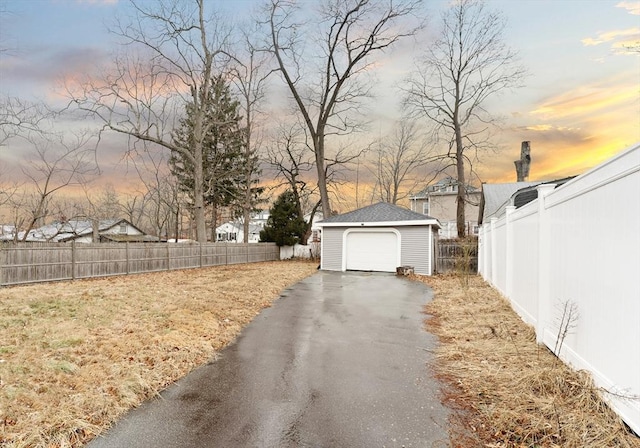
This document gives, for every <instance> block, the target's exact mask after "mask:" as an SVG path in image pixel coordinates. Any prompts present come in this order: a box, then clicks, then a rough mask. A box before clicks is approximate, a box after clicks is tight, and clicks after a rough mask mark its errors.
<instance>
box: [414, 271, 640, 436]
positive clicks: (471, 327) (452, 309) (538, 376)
mask: <svg viewBox="0 0 640 448" xmlns="http://www.w3.org/2000/svg"><path fill="white" fill-rule="evenodd" d="M418 279H419V280H420V281H423V282H425V283H426V284H428V285H429V286H430V287H432V288H433V290H434V293H435V297H434V300H433V301H432V302H431V303H430V304H429V305H428V306H427V310H426V311H427V313H428V314H430V315H431V316H432V317H430V318H428V319H427V326H428V328H429V330H430V331H432V332H433V333H435V334H436V335H437V336H438V337H439V338H440V341H441V344H440V346H439V348H438V351H437V353H436V359H437V361H436V365H435V370H436V373H437V375H438V376H439V377H440V378H441V379H442V380H444V382H445V383H446V385H447V386H446V390H445V391H444V396H445V401H446V403H447V404H448V405H450V406H451V407H453V408H454V409H457V410H458V411H459V412H456V413H455V416H454V418H453V421H452V428H451V434H452V441H453V442H454V445H455V446H458V447H476V446H485V447H576V448H577V447H580V448H582V447H640V439H638V438H637V437H635V436H634V435H633V434H631V433H630V432H629V431H628V429H627V428H626V427H625V425H624V424H623V423H622V422H621V421H620V419H619V418H618V416H617V415H616V414H615V413H614V412H613V411H611V409H609V408H608V407H607V406H606V405H605V404H604V402H603V400H602V399H601V396H600V393H599V392H600V391H599V390H598V389H597V388H596V387H595V386H594V384H593V382H592V380H591V378H590V376H589V374H588V373H586V372H584V371H574V370H572V369H571V368H569V367H567V366H565V365H564V364H563V363H562V362H560V361H558V359H557V358H556V357H555V356H554V355H553V354H552V353H551V352H550V351H549V350H547V349H546V348H544V347H541V346H539V345H538V344H537V343H536V341H535V333H534V330H533V329H532V328H531V327H530V326H528V325H526V324H525V323H524V322H523V321H522V320H521V319H520V318H519V317H518V316H517V315H516V314H515V313H514V312H513V310H512V309H511V307H510V305H509V303H508V302H507V301H506V300H505V299H504V298H502V297H501V296H500V295H499V294H498V293H497V292H496V291H495V290H494V289H492V288H491V287H490V286H489V285H488V284H486V283H485V282H483V281H482V279H481V278H480V277H477V276H472V277H471V278H470V283H469V288H468V289H464V288H461V286H460V280H459V278H457V277H456V276H454V275H449V276H438V277H431V278H429V277H418Z"/></svg>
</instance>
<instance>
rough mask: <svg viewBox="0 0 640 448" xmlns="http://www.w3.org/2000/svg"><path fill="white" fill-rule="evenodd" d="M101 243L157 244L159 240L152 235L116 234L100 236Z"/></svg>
mask: <svg viewBox="0 0 640 448" xmlns="http://www.w3.org/2000/svg"><path fill="white" fill-rule="evenodd" d="M100 240H101V241H111V242H114V243H157V242H159V241H160V238H158V237H157V236H152V235H116V234H109V233H105V234H101V235H100Z"/></svg>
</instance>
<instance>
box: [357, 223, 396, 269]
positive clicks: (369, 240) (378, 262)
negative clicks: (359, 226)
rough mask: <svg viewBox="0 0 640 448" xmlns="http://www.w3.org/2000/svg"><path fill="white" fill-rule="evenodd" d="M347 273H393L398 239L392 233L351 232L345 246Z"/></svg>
mask: <svg viewBox="0 0 640 448" xmlns="http://www.w3.org/2000/svg"><path fill="white" fill-rule="evenodd" d="M346 246H347V248H346V254H345V255H346V257H347V270H348V271H378V272H395V270H396V267H398V237H397V236H396V234H395V233H393V232H351V233H349V234H347V244H346Z"/></svg>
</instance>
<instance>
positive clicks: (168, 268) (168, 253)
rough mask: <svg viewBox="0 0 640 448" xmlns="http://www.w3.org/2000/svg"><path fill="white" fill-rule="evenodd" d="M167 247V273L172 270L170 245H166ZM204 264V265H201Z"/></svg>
mask: <svg viewBox="0 0 640 448" xmlns="http://www.w3.org/2000/svg"><path fill="white" fill-rule="evenodd" d="M164 244H166V245H167V271H170V270H171V248H170V247H169V243H168V242H166V243H164ZM201 264H202V263H201Z"/></svg>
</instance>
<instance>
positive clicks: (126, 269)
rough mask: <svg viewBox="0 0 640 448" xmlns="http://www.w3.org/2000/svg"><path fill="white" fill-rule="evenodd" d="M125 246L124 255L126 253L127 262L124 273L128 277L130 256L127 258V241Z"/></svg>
mask: <svg viewBox="0 0 640 448" xmlns="http://www.w3.org/2000/svg"><path fill="white" fill-rule="evenodd" d="M124 244H125V253H126V261H127V265H126V267H125V272H126V274H127V275H129V272H130V268H129V262H130V256H129V241H127V242H126V243H124Z"/></svg>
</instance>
